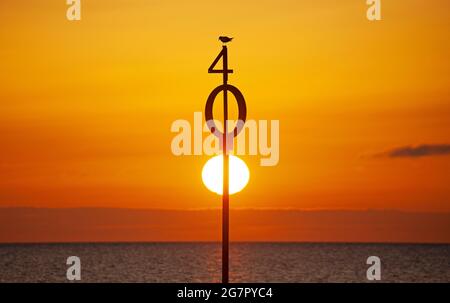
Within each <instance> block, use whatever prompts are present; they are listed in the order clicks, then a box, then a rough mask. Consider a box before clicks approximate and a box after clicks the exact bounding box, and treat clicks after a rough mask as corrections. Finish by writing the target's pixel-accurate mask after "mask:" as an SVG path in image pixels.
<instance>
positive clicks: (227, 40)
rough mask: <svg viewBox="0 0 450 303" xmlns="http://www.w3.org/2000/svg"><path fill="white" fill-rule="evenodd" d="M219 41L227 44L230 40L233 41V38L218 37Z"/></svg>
mask: <svg viewBox="0 0 450 303" xmlns="http://www.w3.org/2000/svg"><path fill="white" fill-rule="evenodd" d="M219 40H220V41H222V42H223V43H224V44H225V43H227V42H230V41H231V40H233V38H230V37H227V36H220V37H219Z"/></svg>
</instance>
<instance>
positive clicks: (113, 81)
mask: <svg viewBox="0 0 450 303" xmlns="http://www.w3.org/2000/svg"><path fill="white" fill-rule="evenodd" d="M65 9H66V5H65V1H37V0H33V1H30V0H27V1H25V0H14V1H12V0H5V1H1V2H0V45H1V46H0V60H1V69H0V100H1V104H2V106H1V111H0V138H1V144H0V206H34V207H94V206H95V207H98V206H101V207H123V208H164V209H165V208H167V209H193V208H210V207H213V208H214V207H219V206H220V198H219V197H218V196H216V195H214V194H212V193H210V192H209V191H208V190H207V189H206V188H205V187H204V186H203V184H202V181H201V169H202V166H203V164H204V163H205V162H206V161H207V160H208V157H206V156H202V157H175V156H173V155H172V154H171V151H170V142H171V140H172V138H173V136H174V134H173V133H171V132H170V125H171V123H172V122H173V121H174V120H176V119H188V120H191V121H192V119H193V112H194V111H203V108H204V104H205V102H206V98H207V96H208V94H209V93H210V91H211V90H212V89H213V88H214V87H216V86H217V85H219V84H220V82H221V79H220V76H218V75H211V74H208V73H207V68H208V67H209V65H210V63H211V62H212V61H213V59H214V58H215V56H216V55H217V53H218V52H219V51H220V47H221V45H220V43H219V42H218V41H217V37H218V36H219V35H221V34H228V35H231V36H234V37H235V40H233V42H232V43H231V44H230V46H229V57H230V58H229V63H230V67H231V68H233V69H234V70H235V73H234V74H233V75H231V76H230V83H231V84H234V85H236V86H237V87H239V88H240V89H241V91H242V92H243V93H244V96H245V97H246V101H247V107H248V118H250V119H269V120H270V119H278V120H280V129H281V131H280V140H281V146H280V162H279V164H278V165H277V166H275V167H261V166H259V156H257V157H248V156H247V157H243V158H244V160H245V161H246V162H247V164H248V165H249V168H250V173H251V176H250V183H249V184H248V186H247V188H246V189H244V191H242V192H241V193H239V194H238V195H235V196H232V198H231V206H232V207H239V208H274V209H277V208H298V209H369V208H370V209H399V210H406V211H433V212H436V211H437V212H449V211H450V186H449V180H450V156H449V155H429V156H424V157H398V158H393V157H389V156H375V155H377V154H379V153H383V152H385V151H389V150H391V149H394V148H398V147H403V146H416V145H420V144H430V145H434V144H450V138H449V134H450V85H449V84H450V60H449V57H448V55H449V54H450V40H449V39H448V33H449V30H450V2H449V1H447V0H436V1H419V0H414V1H410V0H408V1H407V0H397V1H382V17H383V20H382V21H380V22H369V21H368V20H367V19H366V13H365V10H366V5H365V1H363V0H351V1H331V0H314V1H312V0H311V1H294V0H292V1H287V0H277V1H266V0H262V1H261V0H259V1H237V0H232V1H227V2H226V5H224V3H223V1H211V0H208V1H206V0H202V1H181V0H179V1H162V0H158V1H144V0H122V1H106V0H96V1H82V20H81V21H80V22H69V21H67V20H66V17H65Z"/></svg>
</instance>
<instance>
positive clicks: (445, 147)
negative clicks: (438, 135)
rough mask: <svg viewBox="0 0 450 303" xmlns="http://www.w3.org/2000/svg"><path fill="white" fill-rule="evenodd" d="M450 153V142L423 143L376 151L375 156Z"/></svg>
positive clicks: (412, 156) (409, 156)
mask: <svg viewBox="0 0 450 303" xmlns="http://www.w3.org/2000/svg"><path fill="white" fill-rule="evenodd" d="M444 155H450V144H422V145H418V146H402V147H397V148H393V149H391V150H388V151H385V152H381V153H376V154H374V155H373V156H374V157H375V158H378V157H388V158H419V157H429V156H444Z"/></svg>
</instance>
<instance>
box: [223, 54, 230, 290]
mask: <svg viewBox="0 0 450 303" xmlns="http://www.w3.org/2000/svg"><path fill="white" fill-rule="evenodd" d="M223 51H224V54H223V60H222V61H223V70H224V73H223V84H224V90H223V121H224V123H223V130H224V131H223V191H222V283H228V271H229V264H228V261H229V250H228V248H229V237H228V230H229V193H228V179H229V177H228V175H229V159H228V151H227V139H228V138H227V137H228V130H227V121H228V98H227V82H228V51H227V47H226V46H225V45H224V46H223Z"/></svg>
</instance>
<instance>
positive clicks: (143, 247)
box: [0, 243, 450, 282]
mask: <svg viewBox="0 0 450 303" xmlns="http://www.w3.org/2000/svg"><path fill="white" fill-rule="evenodd" d="M69 256H78V257H80V259H81V279H82V280H81V282H219V281H220V274H221V247H220V244H217V243H135V244H125V243H118V244H100V243H98V244H0V282H65V281H67V279H66V270H67V268H68V267H69V266H68V265H66V259H67V258H68V257H69ZM369 256H378V257H379V258H380V259H381V281H382V282H450V245H415V244H411V245H410V244H306V243H231V246H230V259H231V264H230V282H367V278H366V271H367V268H368V267H369V265H367V264H366V260H367V258H368V257H369Z"/></svg>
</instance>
